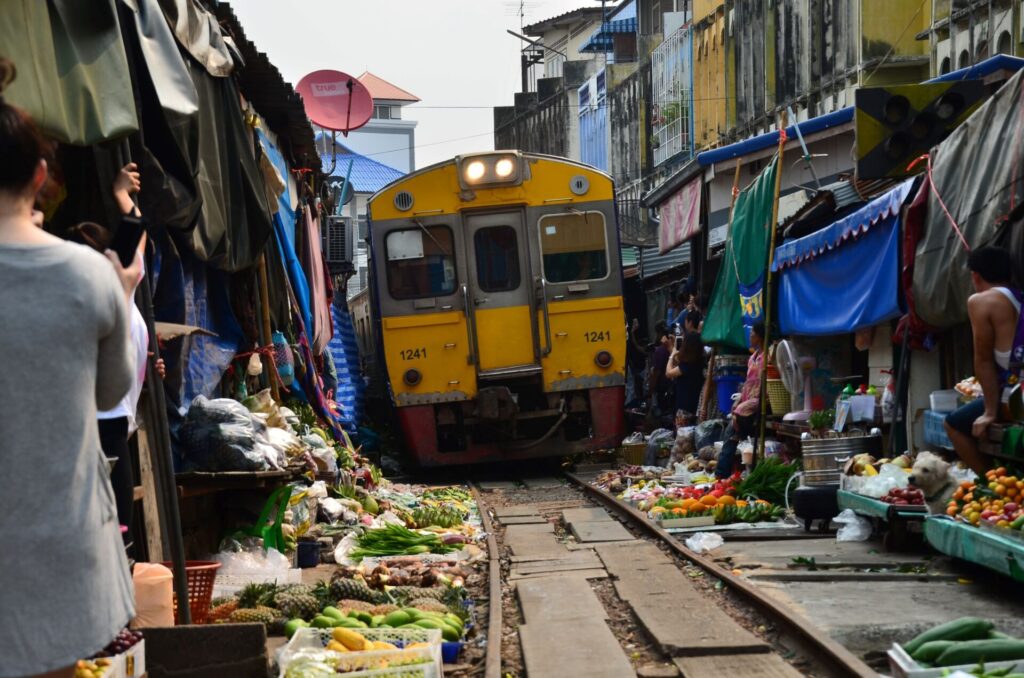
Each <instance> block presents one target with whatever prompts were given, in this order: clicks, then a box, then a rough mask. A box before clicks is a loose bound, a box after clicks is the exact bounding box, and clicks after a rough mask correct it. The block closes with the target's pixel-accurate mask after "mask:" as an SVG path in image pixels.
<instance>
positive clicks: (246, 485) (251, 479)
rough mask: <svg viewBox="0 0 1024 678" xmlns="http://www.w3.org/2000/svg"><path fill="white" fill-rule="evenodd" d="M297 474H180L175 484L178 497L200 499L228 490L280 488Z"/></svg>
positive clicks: (193, 472)
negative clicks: (206, 495)
mask: <svg viewBox="0 0 1024 678" xmlns="http://www.w3.org/2000/svg"><path fill="white" fill-rule="evenodd" d="M297 475H298V474H297V473H296V472H294V471H290V470H284V471H221V472H216V473H213V472H206V471H192V472H189V473H178V474H176V475H175V482H176V483H177V484H178V496H179V497H181V498H185V497H199V496H202V495H205V494H214V493H217V492H224V491H227V490H259V489H264V488H274V487H280V486H281V485H283V484H285V483H287V482H289V481H290V480H292V479H293V478H295V477H297Z"/></svg>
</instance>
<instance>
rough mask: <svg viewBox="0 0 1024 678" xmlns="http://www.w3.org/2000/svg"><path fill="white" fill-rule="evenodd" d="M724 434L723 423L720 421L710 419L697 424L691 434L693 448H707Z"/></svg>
mask: <svg viewBox="0 0 1024 678" xmlns="http://www.w3.org/2000/svg"><path fill="white" fill-rule="evenodd" d="M724 433H725V422H724V421H723V420H721V419H712V420H710V421H705V422H704V423H703V424H698V425H697V428H696V429H694V432H693V446H694V447H696V448H697V449H698V450H702V449H704V448H705V447H709V446H712V445H714V444H715V443H717V442H719V441H720V440H721V439H722V434H724Z"/></svg>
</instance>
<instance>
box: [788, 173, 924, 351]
mask: <svg viewBox="0 0 1024 678" xmlns="http://www.w3.org/2000/svg"><path fill="white" fill-rule="evenodd" d="M913 183H914V182H913V180H908V181H906V182H904V183H902V184H901V185H900V186H899V187H897V188H895V189H894V190H892V191H890V192H888V193H886V194H885V195H883V196H881V197H879V198H876V199H874V200H872V201H871V202H870V203H868V204H867V205H865V206H864V207H863V208H861V209H859V210H857V211H856V212H854V213H853V214H850V215H848V216H846V217H844V218H843V219H840V220H839V221H837V222H835V223H834V224H832V225H831V226H828V227H826V228H823V229H822V230H820V231H818V232H817V233H812V234H811V235H808V236H805V237H803V238H799V239H797V240H794V241H792V242H788V243H785V244H784V245H782V246H780V247H778V248H776V250H775V260H774V263H773V265H772V269H773V270H775V271H781V272H782V275H781V280H780V281H779V300H778V309H779V328H780V329H781V330H782V333H783V334H796V335H805V336H828V335H835V334H845V333H848V332H854V331H856V330H858V329H860V328H862V327H871V326H873V325H877V324H878V323H881V322H884V321H886V320H890V319H892V318H895V317H897V316H899V315H900V314H901V313H902V312H903V310H902V306H903V300H902V296H901V294H900V288H899V262H900V257H899V244H900V228H899V219H900V206H901V205H902V203H903V201H904V200H905V199H906V198H907V196H908V195H909V194H910V189H911V187H912V186H913Z"/></svg>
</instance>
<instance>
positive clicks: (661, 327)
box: [654, 320, 672, 341]
mask: <svg viewBox="0 0 1024 678" xmlns="http://www.w3.org/2000/svg"><path fill="white" fill-rule="evenodd" d="M654 334H655V336H657V338H658V340H659V341H660V340H661V338H662V337H667V336H669V335H671V334H672V332H671V331H669V329H668V323H666V322H665V321H664V320H659V321H658V324H656V325H655V326H654Z"/></svg>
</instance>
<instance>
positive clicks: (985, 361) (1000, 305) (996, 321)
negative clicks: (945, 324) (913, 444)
mask: <svg viewBox="0 0 1024 678" xmlns="http://www.w3.org/2000/svg"><path fill="white" fill-rule="evenodd" d="M967 267H968V268H969V269H970V270H971V281H972V282H973V283H974V289H975V293H974V294H972V295H971V296H970V298H968V299H967V315H968V316H969V317H970V319H971V331H972V333H973V335H974V376H975V378H976V379H977V380H978V383H979V384H980V385H981V389H982V393H983V394H984V395H983V397H982V398H978V399H977V400H975V401H973V402H971V403H968V404H967V405H964V406H963V407H961V408H960V409H958V410H957V411H955V412H953V413H951V414H950V415H949V416H947V417H946V433H947V434H948V435H949V439H950V440H951V441H952V442H953V449H955V450H956V453H957V455H959V456H960V459H961V460H962V461H963V462H964V463H965V464H967V465H968V466H969V467H971V469H972V470H973V471H974V472H975V473H977V474H978V475H983V474H984V473H985V471H986V470H987V469H988V467H989V463H988V461H987V460H986V459H985V457H983V456H982V455H981V453H980V452H979V451H978V439H979V438H984V437H985V436H986V435H987V433H988V427H989V426H990V425H991V424H993V423H995V422H996V420H997V418H998V415H999V406H1000V402H1001V401H1002V399H1003V398H1002V396H1003V391H1004V389H1007V388H1008V387H1010V386H1012V385H1013V384H1014V383H1016V381H1017V380H1018V379H1019V369H1020V368H1019V365H1014V363H1017V362H1018V361H1019V360H1020V356H1021V355H1022V354H1024V324H1021V323H1020V306H1021V301H1022V300H1024V295H1022V294H1021V291H1020V290H1019V289H1016V288H1013V287H1011V286H1010V279H1011V278H1012V277H1013V261H1012V259H1011V256H1010V253H1009V252H1008V251H1007V250H1005V249H1003V248H1001V247H981V248H979V249H976V250H974V251H973V252H971V254H970V256H968V257H967ZM1011 368H1012V369H1011Z"/></svg>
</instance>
